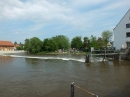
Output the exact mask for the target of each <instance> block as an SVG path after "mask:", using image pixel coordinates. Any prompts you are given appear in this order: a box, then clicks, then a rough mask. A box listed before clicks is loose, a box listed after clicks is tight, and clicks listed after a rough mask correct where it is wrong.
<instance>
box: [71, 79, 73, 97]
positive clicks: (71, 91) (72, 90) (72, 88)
mask: <svg viewBox="0 0 130 97" xmlns="http://www.w3.org/2000/svg"><path fill="white" fill-rule="evenodd" d="M71 97H74V82H72V83H71Z"/></svg>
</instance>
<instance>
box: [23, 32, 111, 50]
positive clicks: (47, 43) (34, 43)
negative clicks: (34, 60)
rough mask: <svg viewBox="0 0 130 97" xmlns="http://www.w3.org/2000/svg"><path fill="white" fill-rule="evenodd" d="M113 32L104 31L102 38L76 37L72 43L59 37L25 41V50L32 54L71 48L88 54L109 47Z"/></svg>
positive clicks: (61, 36) (34, 38) (63, 37)
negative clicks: (90, 49)
mask: <svg viewBox="0 0 130 97" xmlns="http://www.w3.org/2000/svg"><path fill="white" fill-rule="evenodd" d="M111 38H112V32H111V31H109V30H106V31H103V32H102V35H101V37H98V38H97V37H96V36H93V35H92V36H91V37H90V38H89V37H83V39H82V37H81V36H76V37H74V38H72V40H71V41H70V40H69V38H68V37H67V36H64V35H57V36H53V37H52V38H46V39H44V40H43V41H42V40H40V39H39V38H38V37H33V38H30V39H25V43H24V50H25V51H28V52H30V53H39V52H56V51H58V50H59V49H60V50H62V51H67V50H69V49H70V48H71V49H74V50H78V51H84V52H86V51H87V50H88V49H89V48H90V47H94V49H103V48H104V47H107V43H108V42H110V41H111Z"/></svg>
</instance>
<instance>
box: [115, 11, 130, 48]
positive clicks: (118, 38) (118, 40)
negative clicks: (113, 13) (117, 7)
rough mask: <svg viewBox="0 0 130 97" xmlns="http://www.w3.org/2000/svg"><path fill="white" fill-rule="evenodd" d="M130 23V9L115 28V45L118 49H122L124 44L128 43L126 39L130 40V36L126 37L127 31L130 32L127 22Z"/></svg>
mask: <svg viewBox="0 0 130 97" xmlns="http://www.w3.org/2000/svg"><path fill="white" fill-rule="evenodd" d="M128 23H130V10H129V11H128V12H127V14H126V15H125V16H124V17H123V18H122V20H121V21H120V23H119V24H118V25H117V26H116V28H115V29H114V30H113V32H114V47H116V49H120V48H121V47H122V45H126V41H130V37H126V32H130V28H126V24H128Z"/></svg>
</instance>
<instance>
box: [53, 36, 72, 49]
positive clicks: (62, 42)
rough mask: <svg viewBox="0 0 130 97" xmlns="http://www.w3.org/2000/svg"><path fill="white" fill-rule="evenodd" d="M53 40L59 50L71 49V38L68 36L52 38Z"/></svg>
mask: <svg viewBox="0 0 130 97" xmlns="http://www.w3.org/2000/svg"><path fill="white" fill-rule="evenodd" d="M52 39H53V40H54V41H55V42H56V44H57V46H58V49H62V50H63V49H64V50H67V49H69V46H70V43H69V38H68V37H67V36H64V35H58V36H55V37H52Z"/></svg>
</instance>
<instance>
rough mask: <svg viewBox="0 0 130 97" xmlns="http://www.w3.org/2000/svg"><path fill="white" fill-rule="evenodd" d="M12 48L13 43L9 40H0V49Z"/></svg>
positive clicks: (10, 49)
mask: <svg viewBox="0 0 130 97" xmlns="http://www.w3.org/2000/svg"><path fill="white" fill-rule="evenodd" d="M12 50H14V44H13V43H12V42H11V41H1V40H0V51H12Z"/></svg>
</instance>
